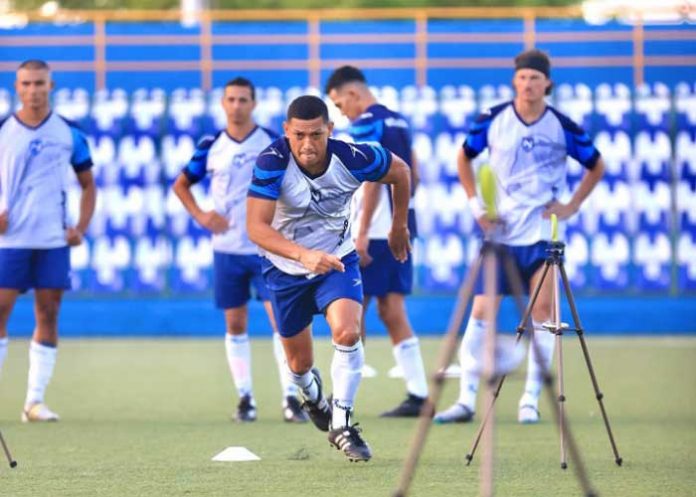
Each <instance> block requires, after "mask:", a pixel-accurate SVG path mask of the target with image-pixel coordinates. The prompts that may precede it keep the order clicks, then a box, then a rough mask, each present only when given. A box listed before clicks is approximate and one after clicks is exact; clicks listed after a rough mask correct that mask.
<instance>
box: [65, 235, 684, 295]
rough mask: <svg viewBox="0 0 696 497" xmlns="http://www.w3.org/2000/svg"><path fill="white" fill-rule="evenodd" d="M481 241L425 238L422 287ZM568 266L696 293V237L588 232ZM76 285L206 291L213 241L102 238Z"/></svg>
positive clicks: (464, 262) (75, 256)
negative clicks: (674, 284) (674, 272)
mask: <svg viewBox="0 0 696 497" xmlns="http://www.w3.org/2000/svg"><path fill="white" fill-rule="evenodd" d="M479 248H480V242H479V241H478V240H477V239H475V238H473V237H469V238H464V237H462V236H461V235H459V234H454V233H450V234H443V235H435V236H431V237H429V238H427V239H425V240H419V241H418V242H417V243H416V245H415V249H414V256H415V259H414V260H415V263H416V270H417V274H418V275H419V276H418V280H419V283H420V285H419V288H420V289H421V290H452V289H455V288H457V286H458V285H459V284H460V283H461V278H462V274H463V272H464V271H465V270H466V269H467V268H468V267H469V266H470V264H471V261H472V260H473V259H474V258H475V257H476V256H477V255H478V253H479ZM565 255H566V257H565V260H566V262H565V268H566V271H567V274H568V277H569V279H570V281H571V283H572V284H573V286H574V287H576V288H580V289H593V290H599V291H603V290H626V289H631V288H634V289H639V290H665V289H669V288H670V287H671V285H672V278H671V274H672V268H673V264H674V265H675V266H676V270H677V273H678V275H679V277H678V282H677V285H678V287H679V288H680V289H682V290H695V289H696V233H691V234H687V233H682V234H681V235H680V236H679V237H678V239H677V240H676V244H675V245H674V250H673V245H672V240H671V239H670V237H669V236H668V235H667V234H665V233H657V234H645V233H643V234H640V235H638V236H637V237H635V238H634V239H629V238H628V237H626V236H624V235H623V234H621V233H616V234H613V235H609V234H605V233H599V234H597V235H595V236H593V237H592V238H588V237H587V236H585V235H584V234H582V233H580V232H575V233H573V234H572V235H571V236H570V237H569V241H568V246H567V248H566V254H565ZM72 262H73V268H74V277H73V283H74V285H75V287H76V289H84V290H93V291H104V292H112V291H124V290H130V291H135V292H153V291H165V290H167V289H169V290H172V291H201V290H207V289H209V288H210V285H211V276H212V274H211V266H212V247H211V242H210V239H209V238H208V237H206V236H200V237H191V236H188V235H185V236H182V237H178V238H175V239H171V238H167V237H165V236H161V235H160V236H143V237H139V238H136V239H130V238H128V237H126V236H123V235H119V236H116V237H113V238H112V237H105V236H102V237H97V238H96V239H88V240H87V241H86V242H85V243H84V244H83V245H81V246H79V247H77V248H75V249H73V253H72Z"/></svg>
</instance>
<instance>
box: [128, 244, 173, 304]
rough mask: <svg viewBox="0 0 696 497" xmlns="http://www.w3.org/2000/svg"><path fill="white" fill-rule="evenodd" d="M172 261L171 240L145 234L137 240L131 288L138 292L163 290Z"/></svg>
mask: <svg viewBox="0 0 696 497" xmlns="http://www.w3.org/2000/svg"><path fill="white" fill-rule="evenodd" d="M171 262H172V246H171V242H170V241H169V240H168V239H166V238H164V237H163V236H144V237H140V238H138V239H137V241H136V242H135V255H134V258H133V269H134V275H133V279H132V282H131V289H132V290H134V291H135V292H138V293H145V292H162V291H164V290H165V289H166V283H167V279H166V273H167V270H168V269H169V266H170V265H171Z"/></svg>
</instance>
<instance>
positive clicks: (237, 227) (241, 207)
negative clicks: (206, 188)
mask: <svg viewBox="0 0 696 497" xmlns="http://www.w3.org/2000/svg"><path fill="white" fill-rule="evenodd" d="M276 138H278V135H276V134H275V133H273V132H272V131H270V130H268V129H265V128H262V127H260V126H257V127H256V128H254V130H253V131H252V132H251V133H249V135H248V136H247V137H246V138H244V139H243V140H242V141H237V140H235V139H234V138H232V137H231V136H230V135H229V134H228V133H227V131H221V132H220V133H218V134H217V135H216V136H214V137H213V136H207V137H204V138H202V139H201V141H200V142H199V143H198V145H196V151H195V152H194V154H193V157H192V158H191V161H190V162H189V163H188V164H187V165H186V167H184V170H183V173H184V174H185V175H186V177H187V178H188V180H189V181H190V182H191V183H197V182H199V181H201V180H202V179H203V178H204V177H205V176H206V175H207V174H211V180H210V191H211V194H212V197H213V206H214V209H215V211H216V212H217V213H218V214H220V215H222V216H224V217H225V218H226V219H227V221H228V223H229V226H230V227H229V229H228V230H227V231H226V232H224V233H219V234H213V250H215V251H216V252H224V253H228V254H240V255H249V254H256V253H258V247H256V245H255V244H253V243H252V242H251V241H250V240H249V237H248V236H247V230H246V196H247V191H248V190H249V183H250V182H251V177H252V173H253V170H254V164H255V163H256V158H257V156H258V155H259V152H261V151H262V150H263V149H265V148H266V147H267V146H268V145H270V143H271V142H272V141H273V140H275V139H276Z"/></svg>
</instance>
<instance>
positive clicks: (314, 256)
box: [247, 196, 345, 274]
mask: <svg viewBox="0 0 696 497" xmlns="http://www.w3.org/2000/svg"><path fill="white" fill-rule="evenodd" d="M275 209H276V201H275V200H269V199H264V198H258V197H253V196H248V197H247V235H248V236H249V240H251V241H252V242H254V243H255V244H256V245H258V246H259V247H261V248H262V249H264V250H267V251H268V252H271V253H273V254H276V255H279V256H281V257H285V258H286V259H291V260H293V261H297V262H299V263H300V264H302V265H303V266H304V267H305V268H307V269H308V270H309V271H311V272H313V273H317V274H324V273H327V272H329V271H331V270H333V269H335V270H337V271H341V272H343V271H344V270H345V268H344V266H343V263H342V262H341V259H339V258H338V257H336V256H335V255H332V254H328V253H326V252H323V251H321V250H311V249H308V248H306V247H303V246H301V245H299V244H297V243H295V242H292V241H290V240H288V239H287V238H285V237H284V236H283V235H281V234H280V232H278V230H276V229H275V228H273V226H272V224H271V223H272V222H273V216H274V215H275Z"/></svg>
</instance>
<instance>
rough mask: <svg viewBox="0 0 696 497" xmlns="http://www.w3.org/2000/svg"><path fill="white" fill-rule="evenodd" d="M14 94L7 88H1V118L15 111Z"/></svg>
mask: <svg viewBox="0 0 696 497" xmlns="http://www.w3.org/2000/svg"><path fill="white" fill-rule="evenodd" d="M13 105H14V104H13V99H12V94H11V93H10V92H9V91H8V90H7V89H6V88H0V120H2V119H5V118H6V117H7V116H9V115H10V114H12V112H13V110H14V109H13Z"/></svg>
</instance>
